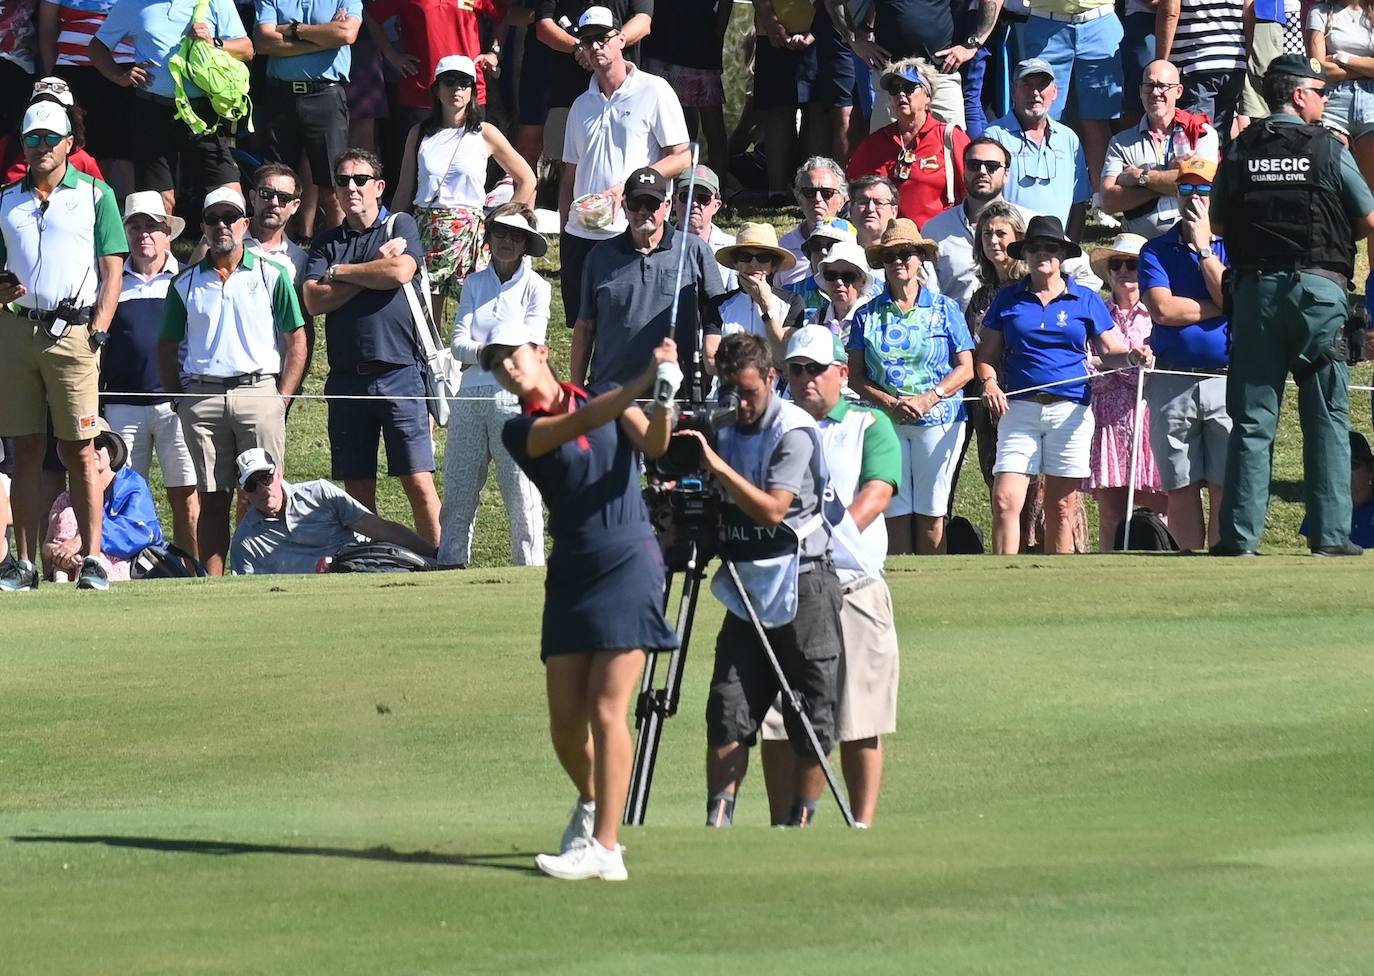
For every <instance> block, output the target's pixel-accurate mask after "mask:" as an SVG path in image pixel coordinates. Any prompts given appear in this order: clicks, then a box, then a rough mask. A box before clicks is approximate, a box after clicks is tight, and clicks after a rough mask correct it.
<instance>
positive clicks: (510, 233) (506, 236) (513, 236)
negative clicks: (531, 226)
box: [487, 226, 525, 241]
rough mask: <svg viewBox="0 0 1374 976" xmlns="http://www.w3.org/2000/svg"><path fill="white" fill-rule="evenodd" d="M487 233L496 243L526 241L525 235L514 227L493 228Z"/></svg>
mask: <svg viewBox="0 0 1374 976" xmlns="http://www.w3.org/2000/svg"><path fill="white" fill-rule="evenodd" d="M487 233H488V234H489V235H490V236H491V239H492V240H494V241H524V239H525V235H524V234H522V233H520V231H518V230H516V229H515V228H514V227H499V226H493V227H492V228H491V229H490V230H488V231H487Z"/></svg>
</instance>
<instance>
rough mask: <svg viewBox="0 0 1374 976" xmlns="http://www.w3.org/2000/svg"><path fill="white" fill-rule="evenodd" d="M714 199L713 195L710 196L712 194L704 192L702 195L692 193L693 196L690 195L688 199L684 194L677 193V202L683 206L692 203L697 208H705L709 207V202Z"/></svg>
mask: <svg viewBox="0 0 1374 976" xmlns="http://www.w3.org/2000/svg"><path fill="white" fill-rule="evenodd" d="M714 199H715V195H714V194H712V193H706V192H703V193H694V194H692V195H691V196H690V197H689V196H688V195H687V194H686V193H679V194H678V195H677V202H678V203H680V204H683V205H684V206H685V205H686V204H688V203H694V204H696V205H697V206H698V207H705V206H707V205H709V204H710V202H711V201H712V200H714Z"/></svg>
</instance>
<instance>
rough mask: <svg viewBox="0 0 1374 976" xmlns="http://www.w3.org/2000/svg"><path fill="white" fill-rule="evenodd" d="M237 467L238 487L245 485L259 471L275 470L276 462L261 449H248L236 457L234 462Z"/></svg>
mask: <svg viewBox="0 0 1374 976" xmlns="http://www.w3.org/2000/svg"><path fill="white" fill-rule="evenodd" d="M235 463H236V464H238V466H239V487H240V488H242V487H243V486H244V485H245V484H247V482H248V479H249V478H251V477H253V475H255V474H257V473H258V472H259V471H275V470H277V461H276V459H275V458H273V457H272V455H271V454H270V453H269V452H268V451H267V450H266V449H265V448H261V447H250V448H249V449H248V450H246V451H244V452H243V453H242V454H240V455H239V456H238V460H237V461H236V462H235Z"/></svg>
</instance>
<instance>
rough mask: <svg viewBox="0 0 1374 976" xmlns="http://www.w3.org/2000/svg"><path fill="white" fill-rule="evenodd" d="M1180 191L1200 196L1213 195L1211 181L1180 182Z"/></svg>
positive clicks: (1185, 194) (1186, 194) (1184, 193)
mask: <svg viewBox="0 0 1374 976" xmlns="http://www.w3.org/2000/svg"><path fill="white" fill-rule="evenodd" d="M1178 192H1179V193H1182V194H1183V195H1184V196H1188V195H1192V196H1198V197H1206V196H1211V194H1212V184H1210V183H1180V184H1179V185H1178Z"/></svg>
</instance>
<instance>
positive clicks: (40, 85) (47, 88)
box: [33, 81, 71, 95]
mask: <svg viewBox="0 0 1374 976" xmlns="http://www.w3.org/2000/svg"><path fill="white" fill-rule="evenodd" d="M69 91H71V88H70V86H68V84H67V83H66V82H65V81H35V82H34V83H33V93H34V94H35V95H42V94H43V93H44V92H47V93H50V94H53V95H65V94H67V92H69Z"/></svg>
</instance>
